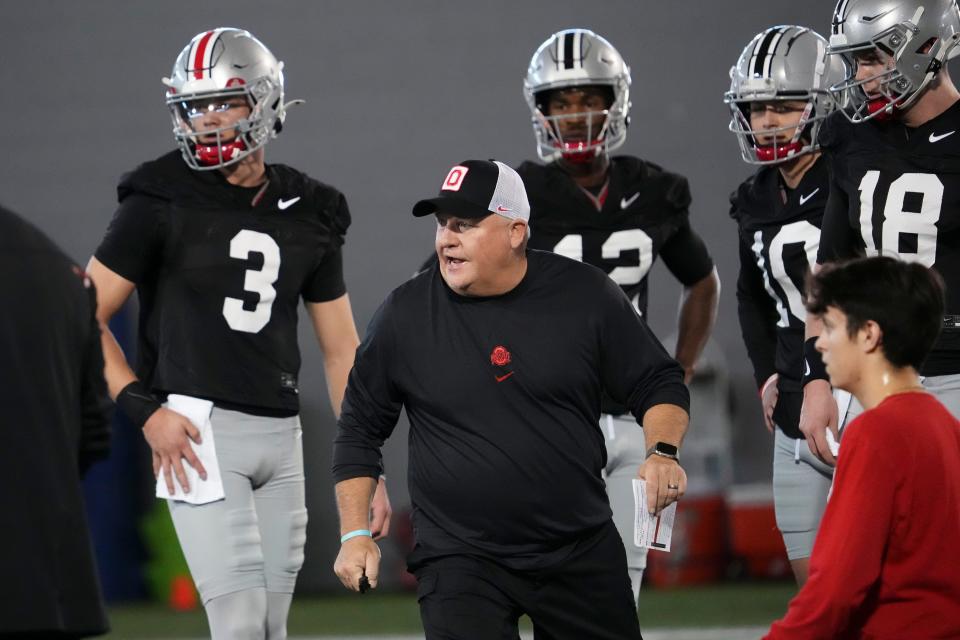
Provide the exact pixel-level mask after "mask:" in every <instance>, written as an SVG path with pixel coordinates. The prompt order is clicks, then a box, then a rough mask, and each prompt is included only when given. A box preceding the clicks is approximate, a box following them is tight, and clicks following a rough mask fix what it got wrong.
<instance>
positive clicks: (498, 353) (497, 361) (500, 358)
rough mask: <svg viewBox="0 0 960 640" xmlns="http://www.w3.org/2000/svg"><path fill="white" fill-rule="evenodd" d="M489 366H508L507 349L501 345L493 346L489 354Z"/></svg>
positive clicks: (508, 356) (508, 355) (508, 353)
mask: <svg viewBox="0 0 960 640" xmlns="http://www.w3.org/2000/svg"><path fill="white" fill-rule="evenodd" d="M490 364H493V365H496V366H498V367H502V366H504V365H508V364H510V352H509V351H507V348H506V347H504V346H501V345H497V346H495V347H494V348H493V351H491V352H490Z"/></svg>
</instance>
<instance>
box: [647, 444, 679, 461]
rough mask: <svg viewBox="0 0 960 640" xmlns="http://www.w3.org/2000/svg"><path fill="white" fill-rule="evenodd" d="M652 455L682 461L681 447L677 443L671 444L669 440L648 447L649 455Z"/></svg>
mask: <svg viewBox="0 0 960 640" xmlns="http://www.w3.org/2000/svg"><path fill="white" fill-rule="evenodd" d="M650 456H660V457H662V458H670V459H671V460H676V461H677V462H679V461H680V449H678V448H677V446H676V445H672V444H669V443H667V442H658V443H657V444H655V445H653V446H652V447H650V448H649V449H647V457H648V458H649V457H650Z"/></svg>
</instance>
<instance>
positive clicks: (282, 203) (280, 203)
mask: <svg viewBox="0 0 960 640" xmlns="http://www.w3.org/2000/svg"><path fill="white" fill-rule="evenodd" d="M298 200H300V196H297V197H296V198H290V199H289V200H284V199H283V198H280V199H279V200H277V209H280V211H283V210H284V209H287V208H288V207H291V206H293V205H294V204H295V203H296V202H297V201H298Z"/></svg>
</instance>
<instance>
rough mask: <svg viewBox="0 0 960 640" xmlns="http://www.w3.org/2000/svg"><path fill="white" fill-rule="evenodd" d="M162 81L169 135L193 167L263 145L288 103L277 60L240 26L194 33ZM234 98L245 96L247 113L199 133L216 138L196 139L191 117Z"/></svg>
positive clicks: (210, 165)
mask: <svg viewBox="0 0 960 640" xmlns="http://www.w3.org/2000/svg"><path fill="white" fill-rule="evenodd" d="M163 83H164V84H165V85H166V86H167V106H168V107H169V108H170V113H171V116H172V118H173V135H174V137H175V138H176V140H177V144H178V145H179V146H180V151H181V152H182V153H183V158H184V160H185V161H186V162H187V164H188V165H189V166H190V167H191V168H192V169H196V170H199V171H203V170H208V169H216V168H219V167H225V166H228V165H231V164H234V163H236V162H239V161H240V160H242V159H243V158H245V157H246V156H248V155H250V154H251V153H253V152H254V151H256V150H257V149H259V148H260V147H262V146H263V145H265V144H266V143H267V142H268V141H269V140H270V139H271V138H274V137H276V135H277V134H278V133H279V132H280V129H281V128H282V126H283V120H284V117H285V116H286V108H287V107H288V106H289V104H284V102H283V63H282V62H278V61H277V59H276V58H275V57H274V56H273V54H272V53H270V50H269V49H267V48H266V47H265V46H264V45H263V43H262V42H260V41H259V40H257V39H256V38H254V37H253V36H252V35H251V34H250V33H248V32H247V31H244V30H242V29H231V28H220V29H213V30H211V31H204V32H202V33H199V34H197V35H196V36H194V38H193V40H191V41H190V44H188V45H187V46H186V47H184V49H183V51H181V52H180V55H179V56H177V61H176V62H175V63H174V65H173V71H172V72H171V74H170V77H169V78H163ZM237 98H242V99H243V100H245V101H246V104H247V106H249V108H250V114H249V115H248V116H247V117H246V118H243V119H242V120H240V121H239V122H238V123H237V124H235V125H230V126H229V127H224V128H221V129H216V130H212V131H204V132H203V136H204V138H209V137H210V136H214V135H215V136H216V139H215V141H208V142H202V141H201V139H200V138H199V137H198V136H197V133H196V131H195V128H194V125H193V124H192V120H193V119H196V118H197V117H199V116H201V115H202V114H203V112H204V111H206V110H220V111H226V110H228V109H229V108H231V106H233V103H236V101H237ZM231 100H232V101H233V103H231ZM294 102H299V101H294ZM290 104H293V103H290Z"/></svg>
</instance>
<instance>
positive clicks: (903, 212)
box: [818, 101, 960, 376]
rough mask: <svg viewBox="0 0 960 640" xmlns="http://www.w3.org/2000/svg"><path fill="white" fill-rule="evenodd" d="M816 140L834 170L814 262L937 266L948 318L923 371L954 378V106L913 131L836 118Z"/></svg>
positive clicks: (958, 195)
mask: <svg viewBox="0 0 960 640" xmlns="http://www.w3.org/2000/svg"><path fill="white" fill-rule="evenodd" d="M820 142H821V145H822V146H823V148H824V150H825V151H826V152H827V154H828V155H829V157H830V159H831V165H832V172H833V173H832V177H831V186H830V188H831V191H830V201H829V203H828V204H827V210H826V213H825V215H824V220H823V238H822V241H821V244H820V252H819V255H818V262H820V263H825V262H830V261H833V260H838V259H843V258H848V257H853V256H856V255H864V254H865V255H867V256H872V255H878V254H882V255H890V256H896V257H899V258H901V259H903V260H909V261H913V262H919V263H921V264H923V265H925V266H927V267H932V268H934V269H936V270H937V271H938V272H939V273H940V275H941V276H943V279H944V282H945V283H946V302H947V304H946V317H945V318H944V329H943V331H942V333H941V334H940V337H939V339H938V340H937V342H936V344H935V345H934V347H933V351H932V352H931V353H930V356H929V357H928V358H927V361H926V362H925V363H924V365H923V367H922V368H921V373H922V374H923V375H928V376H938V375H947V374H955V373H960V101H958V102H956V103H954V104H953V106H951V107H950V108H949V109H947V110H946V111H944V112H943V113H942V114H940V115H939V116H937V117H936V118H933V119H932V120H930V121H928V122H926V123H924V124H923V125H921V126H919V127H916V128H910V127H907V126H906V125H904V124H903V123H902V122H900V121H892V122H885V123H878V122H874V121H869V122H865V123H862V124H852V123H850V122H848V121H847V120H846V118H844V117H843V114H842V113H835V114H833V115H832V116H831V117H830V118H828V119H827V120H826V121H825V123H824V126H823V127H822V129H821V131H820ZM894 302H895V301H894Z"/></svg>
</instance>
